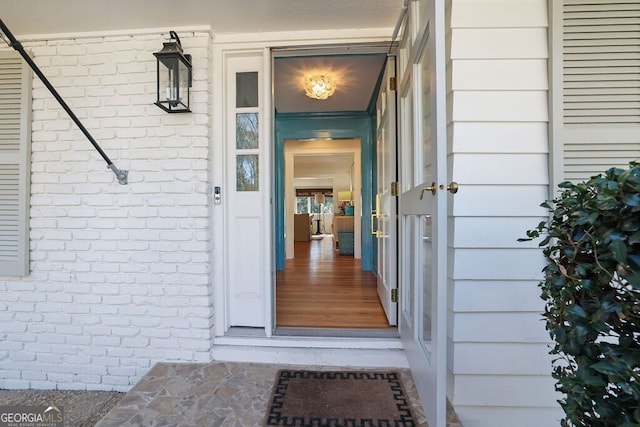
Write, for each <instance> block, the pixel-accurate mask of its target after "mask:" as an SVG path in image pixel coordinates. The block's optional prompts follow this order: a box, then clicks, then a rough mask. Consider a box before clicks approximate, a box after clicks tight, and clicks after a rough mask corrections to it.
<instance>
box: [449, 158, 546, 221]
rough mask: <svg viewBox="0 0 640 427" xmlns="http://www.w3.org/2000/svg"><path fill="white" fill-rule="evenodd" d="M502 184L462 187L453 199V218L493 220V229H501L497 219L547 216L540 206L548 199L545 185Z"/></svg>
mask: <svg viewBox="0 0 640 427" xmlns="http://www.w3.org/2000/svg"><path fill="white" fill-rule="evenodd" d="M454 167H455V161H454ZM453 180H454V181H455V180H456V177H455V175H454V178H453ZM504 184H505V185H461V186H460V190H459V191H458V193H457V194H456V195H455V198H454V204H453V215H454V216H476V217H477V216H484V217H494V218H496V220H495V224H494V227H500V220H499V219H498V218H500V217H509V216H534V217H538V216H539V217H543V216H545V215H546V213H547V212H546V210H545V209H543V208H541V207H540V203H542V202H543V201H544V200H546V199H547V197H548V188H547V186H546V185H510V183H508V182H505V183H504ZM535 224H537V222H535Z"/></svg>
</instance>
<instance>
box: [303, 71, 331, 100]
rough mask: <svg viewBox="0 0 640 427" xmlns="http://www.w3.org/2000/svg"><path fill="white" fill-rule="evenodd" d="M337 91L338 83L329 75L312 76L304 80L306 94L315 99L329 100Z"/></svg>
mask: <svg viewBox="0 0 640 427" xmlns="http://www.w3.org/2000/svg"><path fill="white" fill-rule="evenodd" d="M335 91H336V82H335V80H334V79H333V77H331V76H329V75H327V74H312V75H308V76H306V77H305V79H304V94H305V95H307V96H308V97H309V98H313V99H327V98H329V97H330V96H331V95H333V93H334V92H335Z"/></svg>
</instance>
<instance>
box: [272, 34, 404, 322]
mask: <svg viewBox="0 0 640 427" xmlns="http://www.w3.org/2000/svg"><path fill="white" fill-rule="evenodd" d="M387 49H388V45H387V46H379V45H377V46H376V45H366V46H365V45H360V46H358V45H352V46H325V47H315V46H314V47H308V48H304V47H303V48H288V49H284V50H281V51H280V50H274V51H273V70H272V73H273V82H274V86H273V106H274V113H275V135H274V136H275V146H274V149H275V151H274V168H273V170H274V172H275V177H274V218H275V224H274V226H275V248H276V257H275V267H276V278H275V280H274V282H275V283H274V293H273V295H274V297H275V298H274V299H275V300H274V307H275V311H276V316H275V325H276V328H281V327H302V328H345V329H348V328H374V329H375V328H388V327H389V324H388V323H387V320H386V318H385V316H384V308H383V306H382V304H381V302H380V300H379V298H378V295H377V293H376V283H377V276H376V265H375V263H376V258H375V253H376V245H377V242H376V239H374V238H373V237H372V233H371V232H370V229H371V225H372V224H371V221H372V219H371V218H372V207H373V201H374V194H375V174H376V157H375V156H376V142H375V139H374V135H375V127H376V114H375V111H376V110H375V108H376V107H375V101H376V98H377V92H378V87H379V83H380V79H381V78H382V72H383V70H384V66H385V63H386V58H387V55H386V53H387V52H386V51H387ZM310 75H311V76H315V77H318V76H321V77H323V78H324V77H329V78H330V80H331V81H332V83H331V84H332V85H333V84H334V83H335V87H334V88H335V93H333V92H332V94H330V95H329V96H328V98H322V99H311V98H313V97H309V95H308V92H309V91H308V90H307V89H308V88H306V84H305V82H306V81H308V77H309V76H310ZM304 95H307V96H304ZM292 147H293V148H292ZM345 155H349V156H350V161H349V164H347V165H346V167H345V165H342V168H343V170H342V171H341V172H340V173H342V174H344V175H345V176H347V177H348V178H347V179H342V180H340V179H336V177H337V175H338V173H337V172H331V173H328V174H327V173H323V172H318V173H316V174H315V175H313V176H305V177H300V176H298V177H294V170H295V169H296V168H294V164H295V163H296V162H299V163H300V164H304V166H301V167H300V168H299V170H306V171H307V172H310V171H311V169H318V168H319V167H320V166H321V164H322V163H325V161H330V162H333V163H335V164H339V163H341V160H339V159H344V158H346V156H345ZM296 179H297V182H296ZM304 180H308V182H304ZM305 187H306V188H314V187H315V188H319V189H321V192H322V193H323V194H325V193H324V191H325V189H326V188H329V190H328V191H329V192H330V194H332V196H337V194H338V193H340V192H345V191H347V192H350V193H352V196H351V197H352V200H351V201H349V204H350V205H351V206H350V208H352V209H353V222H352V225H351V227H352V229H351V230H352V233H353V234H352V235H351V236H349V237H350V238H351V239H352V241H353V252H352V253H350V254H344V253H341V251H340V246H341V243H342V244H343V246H342V248H344V247H345V246H344V245H347V241H348V238H346V237H345V240H344V241H343V242H340V235H341V234H340V233H337V232H338V229H337V228H336V226H334V218H338V217H337V216H336V213H337V211H338V206H335V205H334V212H330V211H324V212H323V213H322V214H318V212H301V213H298V215H300V216H301V218H298V219H299V221H298V222H300V223H302V228H303V229H304V228H307V229H308V230H310V232H311V234H312V235H311V236H309V240H307V241H304V240H306V239H303V241H296V240H297V239H295V232H294V231H295V230H294V215H296V213H297V212H296V209H295V208H296V205H295V200H296V189H297V188H305ZM325 195H326V194H325ZM336 199H338V200H336ZM333 202H334V203H340V202H342V201H341V200H339V198H338V197H333ZM309 204H311V203H310V202H309ZM305 214H306V215H310V216H307V217H304V215H305ZM339 219H340V218H339ZM338 222H344V221H338ZM303 232H305V233H306V231H303ZM336 240H338V242H337V247H336ZM350 292H353V293H357V294H358V295H366V294H368V295H370V297H369V298H368V299H367V301H366V303H364V302H363V303H362V304H361V303H360V302H358V299H357V298H354V295H353V294H352V295H350ZM323 304H324V305H323ZM367 304H368V305H369V306H368V308H365V307H366V306H367ZM341 305H344V306H345V307H348V310H347V311H344V312H342V313H341V314H336V315H332V314H331V312H332V310H333V311H334V312H336V313H337V312H339V311H340V310H339V309H338V308H337V307H339V306H341ZM372 307H373V309H374V311H375V312H376V314H375V315H373V314H372V312H370V313H368V314H366V315H365V314H364V313H365V312H367V311H368V310H370V309H371V308H372ZM369 315H371V316H372V318H370V319H368V318H367V316H369ZM374 317H377V319H376V320H374ZM357 318H359V319H357ZM394 329H395V328H394Z"/></svg>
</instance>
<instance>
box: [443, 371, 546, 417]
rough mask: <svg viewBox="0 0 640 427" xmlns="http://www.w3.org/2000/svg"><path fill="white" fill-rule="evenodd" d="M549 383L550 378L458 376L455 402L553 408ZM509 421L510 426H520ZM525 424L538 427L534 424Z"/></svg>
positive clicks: (541, 376) (466, 404)
mask: <svg viewBox="0 0 640 427" xmlns="http://www.w3.org/2000/svg"><path fill="white" fill-rule="evenodd" d="M553 384H554V380H553V379H552V378H551V377H550V376H543V375H540V376H526V375H502V376H494V375H459V376H456V383H455V387H456V390H457V393H456V401H457V402H458V403H460V404H461V405H464V406H515V407H518V406H519V407H534V408H541V407H549V406H552V405H553V406H555V401H556V399H557V398H558V397H559V395H558V394H556V393H555V392H553ZM478 390H482V393H478V392H477V391H478ZM549 390H552V392H549ZM510 421H511V424H510V425H511V426H512V427H513V426H518V427H520V426H521V425H522V424H519V423H517V422H514V420H510ZM463 424H464V425H465V427H467V425H468V424H466V423H465V421H464V420H463ZM471 425H472V426H473V424H471ZM528 425H532V426H534V425H535V426H536V427H539V425H538V424H528ZM556 427H557V425H556Z"/></svg>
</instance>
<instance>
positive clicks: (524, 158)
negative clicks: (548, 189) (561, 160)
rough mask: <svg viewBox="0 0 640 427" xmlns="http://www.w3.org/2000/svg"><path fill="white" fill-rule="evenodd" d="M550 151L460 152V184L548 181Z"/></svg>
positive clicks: (457, 166) (457, 165)
mask: <svg viewBox="0 0 640 427" xmlns="http://www.w3.org/2000/svg"><path fill="white" fill-rule="evenodd" d="M547 162H548V160H547V155H546V154H542V153H540V154H511V153H507V154H498V153H487V154H479V153H477V154H476V153H474V154H458V155H456V162H455V167H454V171H453V175H454V176H455V179H456V182H458V184H472V185H492V184H493V185H503V184H506V183H508V184H509V185H546V184H547V182H548V181H549V178H548V177H549V175H548V163H547Z"/></svg>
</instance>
